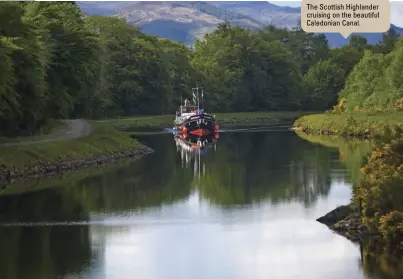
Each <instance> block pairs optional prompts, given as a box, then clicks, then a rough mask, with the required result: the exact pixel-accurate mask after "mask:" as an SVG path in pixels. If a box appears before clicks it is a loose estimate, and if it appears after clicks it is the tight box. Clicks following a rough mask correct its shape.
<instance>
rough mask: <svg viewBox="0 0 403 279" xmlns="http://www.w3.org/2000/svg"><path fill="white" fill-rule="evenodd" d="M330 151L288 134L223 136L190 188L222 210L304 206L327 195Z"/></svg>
mask: <svg viewBox="0 0 403 279" xmlns="http://www.w3.org/2000/svg"><path fill="white" fill-rule="evenodd" d="M280 147H281V148H280ZM335 152H336V151H333V150H329V149H328V148H324V147H320V146H315V145H312V144H309V143H307V142H304V141H303V140H301V139H299V138H298V137H295V135H293V134H291V133H285V132H275V133H274V132H273V133H237V134H230V133H225V134H223V135H222V137H221V139H220V143H219V144H218V146H217V152H215V153H214V156H208V159H207V160H206V161H207V164H206V174H205V175H204V176H203V177H201V178H200V180H199V181H195V184H196V185H197V188H198V190H199V191H200V193H201V195H202V196H203V197H204V198H206V199H208V200H210V201H211V202H213V203H215V204H218V205H222V206H230V205H234V204H250V203H253V202H259V201H263V200H268V201H271V202H274V203H276V202H280V201H292V200H297V201H301V202H303V203H304V204H305V206H307V207H309V206H311V205H312V204H313V203H314V202H315V201H316V200H317V198H318V197H319V196H321V195H323V196H325V195H327V194H328V193H329V190H330V182H331V170H332V169H334V168H339V166H338V165H337V164H336V165H335V164H334V163H333V162H332V161H331V158H332V156H334V154H335Z"/></svg>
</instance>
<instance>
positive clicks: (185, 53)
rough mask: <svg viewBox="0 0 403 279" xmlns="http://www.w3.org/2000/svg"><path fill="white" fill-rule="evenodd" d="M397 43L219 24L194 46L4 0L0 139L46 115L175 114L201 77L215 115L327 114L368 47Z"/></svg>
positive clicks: (57, 5)
mask: <svg viewBox="0 0 403 279" xmlns="http://www.w3.org/2000/svg"><path fill="white" fill-rule="evenodd" d="M396 40H397V35H396V34H395V33H394V32H393V30H392V31H390V32H389V33H387V34H385V36H384V41H383V42H382V43H380V44H379V45H376V46H369V45H367V43H366V41H365V39H364V38H361V37H353V38H352V39H351V43H350V44H349V45H348V46H346V47H343V48H341V49H330V48H329V46H328V43H327V40H326V38H325V36H324V35H314V34H307V33H305V32H303V31H302V30H301V29H300V28H296V29H295V30H286V29H279V28H276V27H273V26H269V27H267V28H265V29H262V30H257V31H249V30H246V29H243V28H240V27H232V26H229V25H228V24H221V25H220V26H219V27H218V29H217V30H216V31H215V32H214V33H211V34H208V35H206V36H205V38H204V40H203V41H199V42H197V43H196V45H195V47H194V49H190V48H188V47H186V46H185V45H183V44H180V43H175V42H172V41H169V40H167V39H160V38H156V37H153V36H149V35H146V34H144V33H142V32H140V31H139V29H138V28H136V27H133V26H131V25H128V24H126V23H125V21H124V20H121V19H118V18H115V17H105V16H85V15H84V14H83V13H82V12H81V10H80V9H79V7H78V6H77V5H76V4H75V3H74V2H2V3H0V135H17V134H23V133H25V134H31V133H33V132H35V131H36V130H37V129H38V127H40V126H42V125H44V124H45V123H46V122H47V121H48V120H49V119H60V118H77V117H82V118H89V119H97V118H111V117H117V116H130V115H141V114H166V113H173V112H174V111H175V109H176V107H177V106H178V105H179V101H180V99H181V96H183V98H185V97H190V88H191V87H192V86H194V85H195V83H196V81H199V82H201V83H202V85H203V86H204V87H205V92H206V94H205V96H206V100H205V101H206V106H207V107H208V110H209V111H228V112H230V111H232V112H234V111H264V110H266V111H267V110H325V109H329V108H331V107H332V106H333V105H334V104H335V103H336V102H337V99H338V93H339V91H340V90H342V89H343V87H344V83H345V80H346V78H347V76H348V74H349V73H350V72H351V71H352V70H353V68H354V66H355V64H357V63H358V62H359V61H360V60H361V58H362V57H363V56H364V52H365V51H368V50H370V51H372V52H376V53H377V54H376V55H387V54H388V53H389V52H390V51H391V50H392V49H393V47H394V44H395V42H396ZM365 55H366V56H365V57H368V54H367V53H366V54H365ZM351 79H352V78H351ZM350 83H351V82H350Z"/></svg>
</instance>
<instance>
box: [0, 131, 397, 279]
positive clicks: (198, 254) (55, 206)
mask: <svg viewBox="0 0 403 279" xmlns="http://www.w3.org/2000/svg"><path fill="white" fill-rule="evenodd" d="M142 140H143V141H145V142H147V144H149V145H150V146H151V147H153V148H154V149H155V150H156V152H155V153H153V154H152V155H149V156H147V157H144V158H142V159H141V160H139V161H135V162H131V163H125V164H123V165H119V166H112V167H108V168H105V169H99V170H91V171H84V172H80V173H76V174H70V175H66V176H63V177H55V178H52V179H46V180H42V181H32V180H31V181H28V182H24V183H19V184H18V185H16V186H15V188H14V189H19V188H21V189H22V188H23V187H26V188H29V189H31V190H34V189H37V190H38V191H35V192H32V193H28V194H24V195H9V196H3V197H2V198H0V223H1V226H0V278H2V279H34V278H35V279H38V278H41V279H50V278H52V279H53V278H91V279H103V278H105V279H112V278H116V279H125V278H136V279H165V278H166V279H182V278H183V279H190V278H192V279H199V278H200V279H207V278H208V279H210V278H211V279H215V278H217V279H255V278H256V279H260V278H310V279H313V278H326V279H332V278H334V279H336V278H337V279H338V278H340V279H345V278H352V279H358V278H399V276H398V275H399V274H397V275H396V271H394V270H393V272H394V273H393V272H387V271H385V268H382V265H381V264H379V263H378V262H379V261H377V259H376V258H375V259H372V258H371V257H369V256H364V258H362V256H361V252H360V251H362V250H363V248H362V247H360V245H356V244H353V243H351V242H350V241H348V240H346V239H344V238H343V237H341V236H338V235H336V234H334V233H332V232H331V231H330V230H328V228H327V227H325V226H323V225H321V224H319V223H317V222H316V221H315V219H316V218H318V217H320V216H322V215H323V214H325V213H327V212H328V211H330V210H332V209H334V208H335V207H336V206H338V205H342V204H346V203H348V201H349V199H350V197H351V185H350V183H349V178H348V177H347V174H346V173H347V172H346V170H345V169H344V166H343V164H342V163H341V162H339V152H338V150H336V149H327V148H325V147H322V146H318V145H313V144H311V143H309V142H307V141H304V140H302V139H299V138H298V137H297V136H296V135H294V134H293V133H292V132H287V131H269V132H245V133H230V132H227V133H222V134H221V135H220V139H219V140H218V142H217V144H216V146H215V148H214V147H212V148H211V149H209V150H208V152H207V153H205V154H202V155H201V156H200V159H198V158H199V157H196V159H197V160H196V164H195V161H194V159H195V158H193V157H192V156H191V154H187V155H186V153H185V152H183V153H182V154H181V150H180V149H179V150H178V147H177V146H176V144H175V142H174V140H173V136H172V135H167V134H165V135H157V136H148V137H143V138H142ZM186 156H187V157H186ZM186 158H187V159H186ZM186 160H188V162H186ZM199 165H200V167H199ZM40 189H42V190H40ZM2 191H3V192H2V193H3V195H4V193H5V192H6V191H8V190H7V189H3V190H2ZM0 193H1V192H0ZM364 254H365V251H364ZM389 269H390V268H389ZM400 275H401V273H400Z"/></svg>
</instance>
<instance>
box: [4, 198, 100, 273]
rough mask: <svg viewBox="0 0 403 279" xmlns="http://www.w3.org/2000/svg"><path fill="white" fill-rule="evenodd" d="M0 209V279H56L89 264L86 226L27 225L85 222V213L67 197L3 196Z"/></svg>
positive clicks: (90, 254) (89, 247)
mask: <svg viewBox="0 0 403 279" xmlns="http://www.w3.org/2000/svg"><path fill="white" fill-rule="evenodd" d="M0 209H1V212H2V213H3V214H4V213H7V214H4V215H3V216H2V218H1V221H2V226H1V227H0V247H1V249H0V278H4V279H19V278H24V279H25V278H26V279H31V278H32V279H33V278H35V279H36V278H43V279H48V278H49V279H50V278H58V277H63V276H65V275H68V274H72V273H79V272H80V271H81V270H82V269H83V268H84V267H85V266H86V265H87V264H88V262H90V261H91V257H92V252H91V241H90V232H89V228H88V227H87V226H72V227H68V226H56V225H48V226H36V225H33V226H29V223H31V222H47V223H49V222H56V221H65V222H69V221H85V220H87V219H88V215H87V212H86V210H85V209H84V207H83V206H82V204H81V203H80V202H79V201H76V200H74V199H72V198H71V196H68V195H66V196H60V195H58V194H56V193H55V192H48V193H47V194H43V193H40V192H38V193H32V194H27V195H21V196H13V197H3V198H2V199H1V201H0ZM16 222H17V223H21V222H27V223H28V226H27V225H25V226H24V225H18V224H15V223H16ZM5 224H6V225H7V224H8V225H9V226H8V227H7V226H5Z"/></svg>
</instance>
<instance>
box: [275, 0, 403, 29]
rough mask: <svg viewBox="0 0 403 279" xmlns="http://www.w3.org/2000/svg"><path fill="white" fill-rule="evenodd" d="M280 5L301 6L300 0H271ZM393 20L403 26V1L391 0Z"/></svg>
mask: <svg viewBox="0 0 403 279" xmlns="http://www.w3.org/2000/svg"><path fill="white" fill-rule="evenodd" d="M269 2H270V3H273V4H275V5H278V6H290V7H300V6H301V2H300V1H269ZM390 8H391V9H390V10H391V21H392V23H393V24H394V25H397V26H399V27H403V2H402V1H391V7H390Z"/></svg>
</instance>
